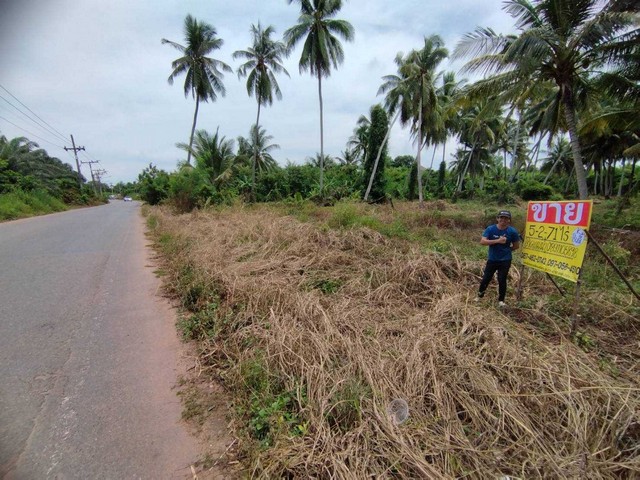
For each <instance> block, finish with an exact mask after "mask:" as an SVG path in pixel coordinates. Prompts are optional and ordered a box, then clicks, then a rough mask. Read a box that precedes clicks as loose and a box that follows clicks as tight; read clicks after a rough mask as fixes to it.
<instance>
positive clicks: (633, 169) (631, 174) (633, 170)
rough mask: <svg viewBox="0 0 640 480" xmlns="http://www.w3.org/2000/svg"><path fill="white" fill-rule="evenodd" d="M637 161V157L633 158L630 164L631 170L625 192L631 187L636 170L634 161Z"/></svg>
mask: <svg viewBox="0 0 640 480" xmlns="http://www.w3.org/2000/svg"><path fill="white" fill-rule="evenodd" d="M637 161H638V157H634V158H633V163H632V164H631V171H630V172H629V181H628V182H627V193H628V192H629V191H630V190H631V189H632V188H633V177H634V175H635V172H636V162H637Z"/></svg>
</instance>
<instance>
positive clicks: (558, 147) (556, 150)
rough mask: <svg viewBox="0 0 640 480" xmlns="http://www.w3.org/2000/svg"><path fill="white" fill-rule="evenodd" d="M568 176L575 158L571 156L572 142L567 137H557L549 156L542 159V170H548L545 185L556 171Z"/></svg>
mask: <svg viewBox="0 0 640 480" xmlns="http://www.w3.org/2000/svg"><path fill="white" fill-rule="evenodd" d="M556 170H557V171H558V172H559V173H561V174H566V175H567V176H568V175H570V174H571V172H572V171H573V158H571V144H570V143H569V140H567V138H566V137H557V138H556V140H555V142H554V143H553V145H552V146H551V150H549V152H548V155H547V157H545V158H543V159H542V166H541V167H540V171H542V172H547V176H546V177H545V179H544V181H543V182H542V183H544V184H545V185H546V184H547V182H548V181H549V179H550V178H551V175H552V174H553V173H554V171H556Z"/></svg>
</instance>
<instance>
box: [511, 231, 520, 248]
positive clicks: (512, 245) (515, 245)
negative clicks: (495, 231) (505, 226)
mask: <svg viewBox="0 0 640 480" xmlns="http://www.w3.org/2000/svg"><path fill="white" fill-rule="evenodd" d="M515 237H516V240H515V241H513V242H511V251H512V252H513V251H515V250H518V249H519V248H520V238H521V237H520V234H519V233H518V232H517V231H516V232H515Z"/></svg>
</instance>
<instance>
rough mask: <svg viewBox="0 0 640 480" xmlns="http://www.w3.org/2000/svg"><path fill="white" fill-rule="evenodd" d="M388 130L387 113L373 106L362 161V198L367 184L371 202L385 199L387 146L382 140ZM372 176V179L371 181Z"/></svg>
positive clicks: (379, 106) (379, 107) (377, 106)
mask: <svg viewBox="0 0 640 480" xmlns="http://www.w3.org/2000/svg"><path fill="white" fill-rule="evenodd" d="M388 129H389V120H388V119H387V112H385V110H384V108H382V106H381V105H375V106H374V107H373V108H372V109H371V126H370V127H369V139H368V142H367V144H368V146H369V149H368V151H367V157H366V158H365V161H364V181H365V183H364V184H363V187H364V188H363V197H364V194H365V192H366V191H367V189H368V188H369V184H371V190H370V192H369V198H370V199H371V201H373V202H380V201H383V200H384V199H385V198H386V193H385V183H386V182H385V176H384V167H385V158H386V157H387V146H386V144H385V143H384V139H385V137H386V135H387V130H388ZM381 149H382V150H381ZM374 168H375V170H374ZM372 176H373V179H371V177H372Z"/></svg>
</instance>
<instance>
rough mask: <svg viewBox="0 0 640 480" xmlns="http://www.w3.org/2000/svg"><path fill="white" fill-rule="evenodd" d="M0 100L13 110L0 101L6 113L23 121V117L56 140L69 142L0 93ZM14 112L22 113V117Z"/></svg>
mask: <svg viewBox="0 0 640 480" xmlns="http://www.w3.org/2000/svg"><path fill="white" fill-rule="evenodd" d="M0 100H4V101H5V102H6V104H7V105H9V106H11V107H12V108H13V109H14V110H15V111H14V110H10V109H9V108H8V107H7V105H5V104H4V103H2V102H0V107H3V109H4V110H6V113H7V114H10V115H12V116H13V117H15V118H19V119H20V121H24V119H26V120H28V121H30V122H32V123H33V126H35V127H36V128H39V129H40V130H41V131H42V132H45V133H46V134H47V135H50V136H52V137H53V138H55V139H56V141H62V142H64V143H69V140H67V139H66V138H64V137H61V136H60V135H58V133H57V132H55V131H53V130H51V129H50V128H47V127H46V126H44V125H42V124H41V123H40V122H38V121H37V120H36V119H34V118H32V117H30V116H29V115H28V114H27V113H25V112H23V111H22V110H20V108H18V107H16V106H15V105H14V104H13V103H11V102H10V101H9V100H7V99H6V98H5V97H3V96H2V95H0ZM16 112H18V113H19V114H20V115H22V117H18V115H16ZM23 117H24V118H23Z"/></svg>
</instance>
